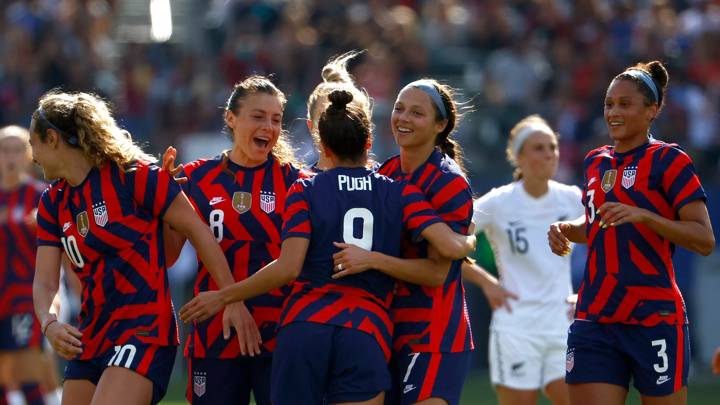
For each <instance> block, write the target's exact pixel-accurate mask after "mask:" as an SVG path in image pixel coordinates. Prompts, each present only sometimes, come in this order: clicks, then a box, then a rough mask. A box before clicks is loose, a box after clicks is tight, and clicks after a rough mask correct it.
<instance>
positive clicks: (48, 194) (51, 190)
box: [42, 179, 69, 200]
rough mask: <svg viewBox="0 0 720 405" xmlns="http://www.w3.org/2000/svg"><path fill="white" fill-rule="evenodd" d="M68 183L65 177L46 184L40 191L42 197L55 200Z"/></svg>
mask: <svg viewBox="0 0 720 405" xmlns="http://www.w3.org/2000/svg"><path fill="white" fill-rule="evenodd" d="M68 187H69V184H68V182H67V180H65V179H57V180H54V181H52V182H51V183H50V184H48V185H47V186H46V187H45V189H44V190H43V192H42V199H47V198H50V199H51V200H55V199H56V198H57V196H58V195H60V194H62V193H63V192H64V191H65V190H66V189H67V188H68Z"/></svg>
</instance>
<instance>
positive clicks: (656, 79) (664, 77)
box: [613, 60, 670, 112]
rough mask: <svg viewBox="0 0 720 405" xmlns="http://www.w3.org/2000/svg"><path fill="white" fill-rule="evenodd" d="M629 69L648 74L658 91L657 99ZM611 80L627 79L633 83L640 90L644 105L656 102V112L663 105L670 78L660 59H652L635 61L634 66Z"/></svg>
mask: <svg viewBox="0 0 720 405" xmlns="http://www.w3.org/2000/svg"><path fill="white" fill-rule="evenodd" d="M631 70H640V71H642V72H645V73H646V74H647V75H648V76H650V78H651V79H652V81H653V83H654V84H655V87H656V88H657V91H658V97H657V100H656V99H655V94H654V93H653V91H652V90H651V89H650V87H649V86H648V85H647V84H646V83H644V82H643V81H642V79H640V78H638V77H637V76H636V75H632V74H630V73H629V71H631ZM646 77H647V76H646ZM613 80H627V81H631V82H633V83H635V85H636V86H637V88H638V91H640V92H641V93H642V94H643V96H644V98H645V105H646V106H651V105H653V104H656V103H657V106H658V112H659V111H660V110H661V109H662V107H663V105H665V96H666V93H667V84H668V81H669V80H670V75H669V74H668V72H667V69H665V65H663V63H662V62H660V61H657V60H654V61H652V62H647V63H643V62H640V63H636V64H635V65H634V66H630V67H628V68H627V69H625V70H624V71H623V72H622V73H620V74H618V75H617V76H615V78H614V79H613Z"/></svg>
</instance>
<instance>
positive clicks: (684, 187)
mask: <svg viewBox="0 0 720 405" xmlns="http://www.w3.org/2000/svg"><path fill="white" fill-rule="evenodd" d="M661 163H662V164H661V165H660V167H661V170H662V173H663V174H662V189H663V191H664V193H665V196H666V197H667V199H668V202H669V203H670V205H671V206H672V207H673V208H674V209H675V211H677V210H679V209H680V208H682V207H683V206H685V205H687V204H688V203H690V202H693V201H695V200H703V201H705V200H706V199H707V196H706V195H705V190H703V187H702V184H700V179H699V178H698V176H697V174H696V173H695V166H694V165H693V163H692V160H691V159H690V156H688V155H687V154H686V153H685V152H684V151H683V150H681V149H680V148H677V147H668V148H667V149H666V150H665V151H664V156H662V157H661Z"/></svg>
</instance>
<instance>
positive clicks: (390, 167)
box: [375, 155, 400, 176]
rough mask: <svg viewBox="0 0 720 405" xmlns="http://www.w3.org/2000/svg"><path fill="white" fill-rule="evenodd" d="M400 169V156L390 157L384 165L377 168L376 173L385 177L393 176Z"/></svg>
mask: <svg viewBox="0 0 720 405" xmlns="http://www.w3.org/2000/svg"><path fill="white" fill-rule="evenodd" d="M399 168H400V155H395V156H391V157H389V158H388V159H387V160H385V161H384V162H383V163H382V164H380V165H378V166H376V168H375V171H376V172H378V173H381V174H384V175H388V176H391V175H392V174H393V173H395V172H396V171H397V170H398V169H399Z"/></svg>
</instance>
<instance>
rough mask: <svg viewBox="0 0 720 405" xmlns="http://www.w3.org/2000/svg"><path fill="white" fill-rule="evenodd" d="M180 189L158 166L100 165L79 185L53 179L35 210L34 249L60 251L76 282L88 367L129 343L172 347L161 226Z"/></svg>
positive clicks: (174, 341)
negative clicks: (36, 216)
mask: <svg viewBox="0 0 720 405" xmlns="http://www.w3.org/2000/svg"><path fill="white" fill-rule="evenodd" d="M179 193H181V190H180V186H179V185H178V184H177V183H176V182H175V180H174V179H172V177H171V176H170V175H169V174H168V172H166V171H165V170H162V169H160V168H158V167H157V166H156V165H154V164H151V163H148V162H144V161H138V162H135V163H133V164H131V165H128V167H125V168H121V167H119V166H118V165H117V164H115V163H112V162H106V163H105V164H104V165H103V166H102V167H101V168H93V169H91V170H90V172H89V173H88V175H87V177H86V178H85V179H84V180H83V182H82V183H80V184H79V185H77V186H75V187H72V186H70V184H68V183H67V181H65V180H58V181H56V182H54V183H53V184H51V185H50V187H48V188H47V190H45V192H44V193H43V195H42V197H41V199H40V206H39V207H38V245H40V246H43V245H44V246H56V247H59V248H62V249H64V250H65V253H66V254H67V256H68V258H69V259H70V262H71V263H72V267H73V270H74V271H75V272H76V273H77V275H78V277H79V278H80V281H81V283H82V297H81V302H82V306H81V312H80V331H81V332H82V333H83V335H82V339H81V340H82V343H83V352H82V354H80V356H79V357H78V358H79V359H81V360H87V359H91V358H95V357H98V356H100V355H102V354H103V353H104V352H106V351H107V350H108V349H109V348H111V347H113V346H116V345H122V344H124V343H125V342H127V341H128V340H130V339H131V338H132V337H133V336H135V337H136V338H137V339H138V340H140V341H142V342H145V343H148V344H156V345H161V346H168V345H177V344H178V336H177V323H176V320H175V311H174V310H173V306H172V302H171V301H170V292H169V290H168V280H167V271H166V270H167V264H166V262H165V253H164V252H165V251H164V249H163V233H162V220H161V218H162V217H163V215H165V212H166V211H167V209H168V207H169V206H170V204H171V203H172V202H173V200H174V199H175V197H176V196H177V195H178V194H179Z"/></svg>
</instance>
